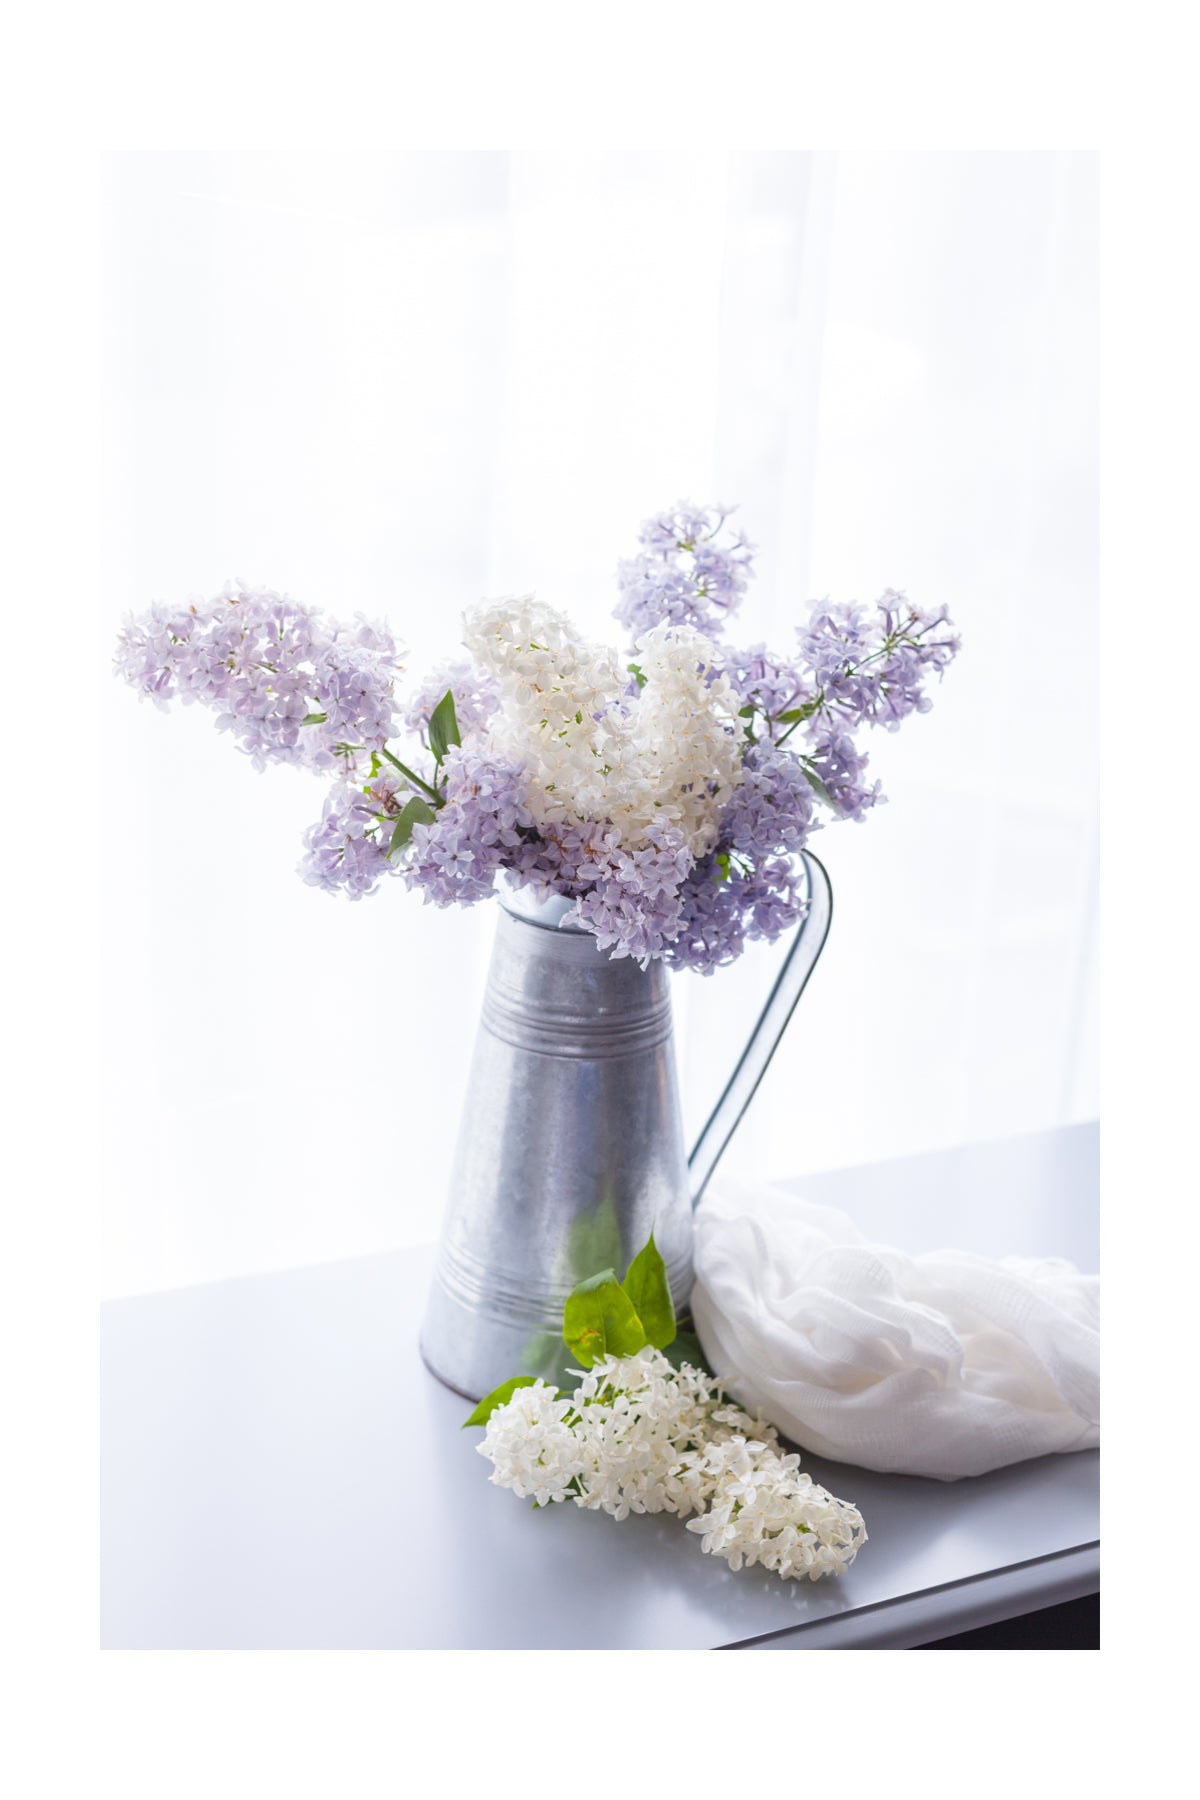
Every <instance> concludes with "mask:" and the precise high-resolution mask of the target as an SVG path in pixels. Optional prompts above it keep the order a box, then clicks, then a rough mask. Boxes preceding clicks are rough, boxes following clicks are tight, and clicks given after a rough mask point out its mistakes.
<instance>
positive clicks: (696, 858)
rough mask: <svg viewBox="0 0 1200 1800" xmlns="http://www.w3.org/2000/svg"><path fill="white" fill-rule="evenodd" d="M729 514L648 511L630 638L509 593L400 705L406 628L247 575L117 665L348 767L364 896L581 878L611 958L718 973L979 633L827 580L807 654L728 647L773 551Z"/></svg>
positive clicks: (623, 594) (341, 839)
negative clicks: (882, 731)
mask: <svg viewBox="0 0 1200 1800" xmlns="http://www.w3.org/2000/svg"><path fill="white" fill-rule="evenodd" d="M729 520H730V514H729V511H728V509H725V508H720V507H708V508H705V507H697V506H693V505H691V504H689V503H686V502H681V503H680V504H679V505H678V506H676V507H674V508H672V509H671V510H670V511H668V512H665V513H661V514H659V515H657V516H656V517H655V518H653V519H650V520H648V521H647V522H646V524H644V525H643V527H642V529H641V533H640V540H639V541H640V550H639V553H638V554H637V555H636V556H634V557H631V558H629V559H627V560H626V561H624V562H622V563H621V564H620V566H619V569H618V590H619V599H618V604H617V607H616V614H617V617H618V619H619V620H620V621H621V623H622V625H623V626H624V627H625V628H626V630H627V631H628V633H629V641H628V644H627V647H626V649H625V650H623V651H618V650H617V649H616V648H614V647H610V646H608V645H603V644H597V643H593V642H590V641H589V640H588V639H586V638H584V637H582V636H581V635H580V634H579V633H578V632H577V631H576V630H575V629H574V627H573V626H572V625H571V623H570V621H569V620H568V619H567V618H566V617H565V616H564V615H563V614H562V613H560V612H558V611H556V610H555V609H554V608H552V607H550V606H547V605H544V604H541V603H540V602H537V601H535V600H534V599H532V598H528V597H527V598H522V599H509V600H501V601H497V602H493V603H489V604H486V605H483V606H480V607H477V608H475V609H474V610H473V611H471V612H470V613H468V615H467V617H466V619H465V622H464V633H463V647H464V649H465V651H466V652H467V654H466V656H465V657H463V658H460V659H459V660H458V661H457V662H453V663H450V664H446V665H444V666H443V667H442V668H440V669H438V670H436V671H435V672H434V673H433V675H432V676H431V677H430V678H429V679H428V680H426V681H424V682H422V684H421V685H420V687H419V688H418V689H417V690H416V691H415V692H413V693H411V694H409V695H408V696H407V698H406V700H405V701H404V702H403V704H402V703H401V701H400V699H399V697H398V695H397V693H396V681H397V677H398V674H399V670H400V664H399V662H398V660H397V650H396V645H395V643H394V642H393V640H392V638H391V636H390V635H389V633H388V632H387V630H386V628H384V627H383V626H379V625H373V624H371V623H369V622H368V621H367V620H365V619H363V618H362V617H361V616H360V617H359V618H358V619H357V620H356V621H355V622H354V623H352V624H349V625H345V624H338V623H337V622H336V621H330V620H327V619H326V618H325V617H324V615H322V614H321V613H320V612H319V611H318V610H316V609H314V608H309V607H305V606H301V605H299V604H298V603H297V602H295V601H293V600H290V599H288V598H287V597H286V596H285V595H281V594H278V593H275V592H274V591H272V590H268V589H261V590H259V589H247V588H242V587H237V588H228V589H226V590H224V591H223V592H222V593H221V594H219V595H218V596H217V597H216V599H214V600H212V601H208V602H205V603H203V604H191V605H187V606H183V607H178V608H172V607H166V606H157V607H154V608H153V609H152V610H151V611H150V612H148V613H146V614H144V615H143V616H142V617H141V618H137V619H132V618H131V619H130V620H129V621H128V622H127V624H126V627H125V630H124V632H123V634H122V637H121V640H120V645H119V649H118V656H117V668H118V672H119V673H121V674H122V675H124V677H125V678H126V680H128V681H129V682H130V683H131V684H132V685H133V686H135V687H136V688H138V689H139V691H140V692H141V693H142V694H143V695H145V696H147V697H148V698H150V699H152V700H154V701H155V702H157V703H158V704H160V705H165V704H166V703H167V702H168V701H170V700H171V699H173V698H180V699H182V700H183V701H184V702H185V703H186V702H199V703H201V704H203V705H206V706H209V707H210V708H212V710H213V711H214V712H215V713H216V715H217V723H218V724H219V725H220V726H221V727H222V728H224V729H226V730H229V731H230V732H232V734H233V736H234V738H235V740H236V742H237V743H238V745H239V747H240V748H241V749H242V750H243V751H245V753H246V754H247V755H249V756H250V757H251V758H252V760H253V761H254V763H255V766H256V767H258V768H260V769H261V768H263V767H265V766H266V765H267V764H268V763H273V762H290V763H294V764H297V765H299V766H301V767H304V768H307V769H309V770H311V771H313V772H314V773H317V774H319V775H324V776H327V777H331V778H332V786H331V788H330V790H329V792H328V794H327V797H326V800H325V805H324V808H323V810H322V814H321V817H320V819H319V820H318V822H317V823H316V824H315V825H313V826H312V827H311V828H310V830H309V831H308V832H307V834H306V837H305V843H304V852H305V853H304V859H303V861H302V863H301V865H300V872H301V874H302V875H303V877H304V879H305V880H306V881H307V882H309V883H311V884H312V885H313V886H315V887H319V888H322V889H324V890H325V891H327V892H330V893H341V894H345V895H348V896H349V898H350V899H352V900H358V899H361V898H362V897H363V896H364V895H366V894H369V893H371V892H373V891H374V890H375V888H376V887H377V886H378V885H379V882H380V881H381V879H382V878H383V877H385V876H388V875H399V876H400V877H401V878H402V880H403V881H404V883H405V884H406V885H407V886H408V887H409V888H412V889H415V890H416V891H417V892H419V893H421V894H422V896H423V897H424V898H425V899H427V900H429V901H431V902H433V903H434V904H435V905H438V906H447V905H451V904H458V905H467V904H472V903H474V902H476V901H478V900H481V899H484V898H486V897H487V896H488V895H489V894H491V893H492V892H493V890H494V886H495V881H496V877H497V875H499V874H501V873H503V874H505V875H506V876H507V878H508V879H509V881H510V882H512V883H514V884H515V885H517V886H525V887H529V888H532V889H533V890H534V891H535V893H537V895H538V896H539V897H543V898H544V897H546V896H548V895H550V894H558V895H563V896H566V897H567V898H569V899H570V900H571V901H572V902H573V903H574V904H573V906H572V907H571V909H570V910H569V912H568V913H567V917H566V921H565V922H567V923H570V924H572V925H574V926H577V927H581V928H582V929H584V930H586V931H589V932H591V933H592V934H593V936H594V937H595V939H596V942H597V945H598V947H599V948H600V949H601V950H604V951H606V952H608V953H609V954H610V955H612V956H614V957H619V956H632V957H636V958H637V959H638V960H639V961H641V962H643V963H644V962H646V961H647V960H649V959H650V958H652V957H661V958H663V959H664V960H665V961H667V962H669V963H672V964H674V965H676V966H678V967H683V968H692V969H697V970H699V971H700V972H702V973H704V974H708V973H710V972H711V971H712V970H713V969H716V968H718V967H720V966H721V965H722V964H724V963H728V962H730V961H732V960H733V958H734V957H736V956H738V955H739V954H740V953H741V951H742V950H743V949H744V948H745V945H746V944H747V942H748V941H750V940H751V939H754V938H766V939H773V938H776V937H778V936H779V935H780V934H781V933H782V932H784V931H787V930H788V929H789V928H790V927H791V926H793V925H794V924H795V923H796V922H797V921H798V920H799V919H800V918H802V917H803V914H804V909H805V905H806V899H805V887H804V882H803V880H802V879H801V872H800V867H799V864H798V862H797V855H798V852H799V851H800V850H801V849H803V847H804V845H805V844H806V843H807V842H808V840H809V838H810V836H811V834H812V833H813V832H814V831H816V830H818V829H819V828H820V827H821V825H822V824H823V823H825V822H828V821H829V820H835V819H859V820H861V819H863V818H865V817H866V816H867V814H868V813H869V812H870V811H871V810H872V808H874V807H875V806H877V805H879V804H880V803H881V802H882V799H883V796H882V793H881V791H880V787H879V783H878V782H877V781H875V780H873V779H871V778H869V777H868V775H867V760H868V759H867V755H866V752H865V751H864V750H863V748H862V746H861V743H860V741H859V734H860V732H861V731H862V730H863V728H865V727H869V726H879V725H882V726H883V727H885V728H886V729H888V730H895V729H896V727H897V726H898V725H899V724H900V722H901V721H902V720H903V719H905V718H906V717H907V716H908V715H909V714H910V713H913V712H925V711H927V710H928V708H929V706H930V704H931V702H930V700H929V697H928V695H927V694H926V692H925V684H926V683H927V681H928V679H929V677H930V676H932V675H937V676H939V677H940V676H941V675H942V674H943V672H944V671H945V669H946V667H947V666H948V664H949V663H950V661H951V660H952V659H953V657H954V656H955V655H956V653H957V651H958V647H959V642H958V638H957V637H956V636H955V635H954V634H953V632H952V631H951V630H950V629H949V620H948V617H947V614H946V611H945V608H942V609H940V610H937V611H925V610H922V609H921V608H919V607H917V606H915V605H913V604H912V602H911V601H909V600H907V599H906V598H905V596H904V595H903V594H900V593H897V592H895V591H894V590H892V589H888V590H887V591H886V592H885V593H884V595H883V596H882V598H881V599H880V600H879V601H877V602H876V603H875V604H874V605H873V606H861V605H848V606H839V605H831V604H829V603H827V602H824V603H822V604H820V605H819V606H817V607H816V608H814V609H813V611H812V613H811V616H810V617H809V618H808V619H807V621H806V622H805V623H804V624H803V625H802V626H801V627H799V628H798V630H797V634H796V644H795V647H794V649H793V651H792V652H791V653H790V654H788V655H777V654H776V653H774V652H772V651H770V650H768V649H767V648H766V647H765V646H764V645H761V644H759V645H753V646H751V647H750V648H748V649H738V648H736V647H733V646H730V645H727V644H726V643H725V642H724V641H723V636H722V634H723V632H724V629H725V626H726V625H727V623H728V620H729V618H730V616H731V615H732V614H733V613H734V612H735V611H736V609H737V607H738V606H739V605H740V603H741V600H742V598H743V596H744V594H745V591H746V586H747V583H748V580H749V577H750V575H751V573H752V566H753V555H754V550H753V546H752V545H751V544H750V543H749V542H748V540H747V539H746V538H745V537H743V536H741V535H740V534H739V533H737V532H736V531H734V529H733V528H732V527H731V525H730V523H729ZM403 734H407V738H406V737H405V736H404V735H403ZM408 740H412V741H411V742H409V741H408Z"/></svg>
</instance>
